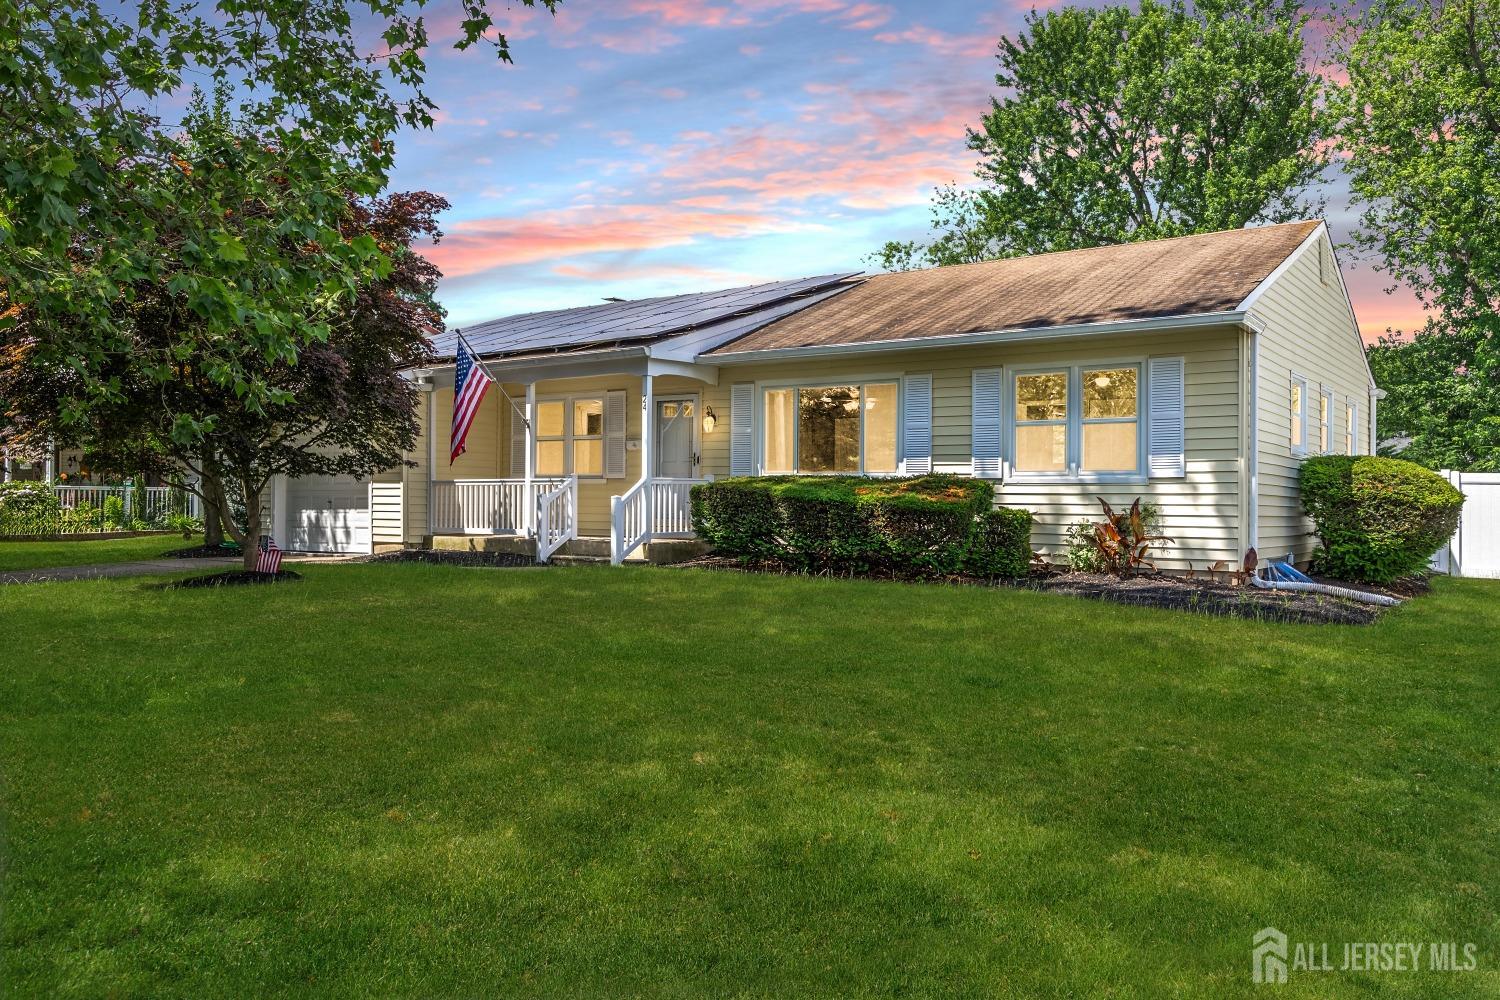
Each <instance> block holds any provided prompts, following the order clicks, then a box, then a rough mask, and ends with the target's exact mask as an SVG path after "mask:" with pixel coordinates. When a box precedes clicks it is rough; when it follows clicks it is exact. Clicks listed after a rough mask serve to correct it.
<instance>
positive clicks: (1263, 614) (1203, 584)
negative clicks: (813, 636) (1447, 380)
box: [677, 555, 1429, 625]
mask: <svg viewBox="0 0 1500 1000" xmlns="http://www.w3.org/2000/svg"><path fill="white" fill-rule="evenodd" d="M677 565H678V567H686V568H698V569H713V570H725V571H732V572H741V573H769V574H777V575H783V576H799V575H806V574H802V573H799V572H798V571H796V570H794V569H790V568H788V567H787V566H784V565H782V564H780V563H773V562H764V563H748V564H747V563H742V562H740V561H739V560H737V559H730V558H726V557H723V556H713V555H708V556H702V557H700V558H698V559H694V560H691V561H689V562H685V563H678V564H677ZM829 575H832V574H829ZM840 576H841V577H848V576H852V574H840ZM864 578H866V579H888V580H889V579H901V578H899V577H893V576H891V575H889V574H885V575H875V574H870V575H867V576H864ZM912 582H917V581H912ZM925 582H933V583H946V584H950V585H961V586H965V585H966V586H981V587H985V586H1001V587H1017V588H1023V589H1026V590H1035V591H1038V592H1041V593H1052V594H1064V595H1066V596H1069V597H1084V598H1088V599H1090V600H1097V601H1110V602H1113V603H1115V604H1127V605H1131V606H1134V607H1147V608H1163V609H1166V610H1170V611H1188V612H1192V613H1194V614H1203V615H1215V616H1219V617H1227V618H1247V619H1251V620H1254V621H1267V622H1291V623H1295V624H1311V625H1368V624H1369V623H1371V622H1373V621H1375V620H1376V619H1377V618H1379V617H1380V615H1381V613H1382V612H1383V611H1385V610H1388V609H1386V608H1382V607H1379V606H1377V605H1373V604H1361V603H1359V602H1357V601H1347V600H1344V599H1342V598H1338V597H1330V596H1328V595H1325V594H1307V593H1295V592H1291V591H1280V592H1277V591H1269V590H1259V589H1257V588H1254V587H1249V586H1236V585H1233V584H1231V583H1228V582H1224V581H1219V580H1206V579H1202V578H1195V579H1189V578H1187V577H1181V576H1168V575H1165V574H1151V575H1144V576H1137V577H1132V578H1129V579H1124V580H1122V579H1119V578H1117V577H1113V576H1105V575H1100V574H1094V573H1073V572H1057V571H1055V570H1038V571H1034V572H1033V573H1032V574H1031V575H1030V576H1028V577H1025V578H1023V579H1020V580H984V579H980V578H977V577H968V576H955V577H946V578H944V579H942V580H936V581H925ZM1318 582H1319V583H1328V584H1331V585H1333V586H1342V587H1353V588H1354V589H1357V590H1368V591H1374V592H1376V593H1384V594H1389V595H1391V596H1393V597H1400V598H1403V599H1404V598H1407V597H1413V596H1417V595H1419V594H1423V593H1426V592H1427V590H1428V589H1429V583H1428V580H1427V578H1426V577H1425V576H1417V577H1409V578H1407V579H1404V580H1398V581H1396V582H1395V583H1394V584H1390V585H1388V586H1385V587H1372V586H1367V585H1365V584H1349V583H1345V582H1342V581H1337V580H1322V579H1320V580H1318Z"/></svg>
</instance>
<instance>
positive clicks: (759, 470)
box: [753, 374, 906, 479]
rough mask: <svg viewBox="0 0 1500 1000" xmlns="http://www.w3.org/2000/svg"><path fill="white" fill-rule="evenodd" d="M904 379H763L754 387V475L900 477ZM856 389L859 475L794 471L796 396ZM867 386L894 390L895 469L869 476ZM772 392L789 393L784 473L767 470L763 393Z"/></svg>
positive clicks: (797, 427)
mask: <svg viewBox="0 0 1500 1000" xmlns="http://www.w3.org/2000/svg"><path fill="white" fill-rule="evenodd" d="M905 381H906V378H905V376H904V375H878V374H877V375H850V376H844V375H829V376H828V377H826V378H813V379H808V378H789V379H766V380H763V381H758V382H756V383H755V422H754V428H753V433H754V434H755V474H756V475H757V476H866V477H869V478H872V479H874V478H880V477H888V476H899V475H901V474H902V472H901V466H902V463H904V462H905V461H906V454H905V441H904V437H905V435H904V434H903V433H902V431H903V429H904V428H905V426H906V403H905V398H906V393H905V391H904V386H905ZM840 385H855V386H859V391H860V402H861V406H860V408H859V471H858V472H798V471H797V470H796V465H797V460H798V458H799V457H800V453H799V451H798V449H799V448H800V447H801V443H802V442H801V437H802V421H801V420H799V419H797V415H798V409H797V395H796V394H797V393H798V392H799V391H800V390H802V389H822V388H827V387H830V386H840ZM867 385H894V386H895V387H896V468H895V469H894V470H892V471H890V472H868V471H866V470H865V454H866V448H865V408H864V406H863V402H864V390H865V386H867ZM774 389H790V390H792V393H793V395H792V466H793V468H792V469H791V470H790V471H787V470H775V471H772V470H769V469H767V468H766V393H767V392H770V391H771V390H774Z"/></svg>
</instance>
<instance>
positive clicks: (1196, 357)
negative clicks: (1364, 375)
mask: <svg viewBox="0 0 1500 1000" xmlns="http://www.w3.org/2000/svg"><path fill="white" fill-rule="evenodd" d="M1153 355H1156V356H1181V357H1183V358H1184V359H1185V362H1186V368H1187V386H1186V399H1185V404H1186V414H1187V415H1186V428H1185V430H1186V448H1187V476H1186V478H1183V479H1154V480H1149V481H1146V482H1143V483H1141V484H1138V485H1134V484H1133V485H1121V484H1095V483H1049V484H1046V485H1022V484H1008V483H1002V484H999V488H998V489H997V503H999V504H1001V505H1004V506H1011V507H1024V508H1026V509H1028V510H1031V511H1032V512H1033V513H1034V514H1036V527H1035V529H1034V531H1033V534H1032V543H1033V545H1034V546H1035V547H1036V549H1037V550H1038V551H1040V552H1042V553H1043V554H1044V555H1046V556H1048V557H1049V558H1051V559H1060V558H1061V553H1062V550H1063V533H1064V531H1065V530H1066V528H1067V526H1068V525H1069V524H1071V523H1072V522H1074V521H1077V520H1080V519H1083V518H1096V517H1097V516H1098V514H1099V501H1098V499H1097V498H1098V497H1104V498H1105V499H1107V500H1109V501H1110V502H1111V503H1113V504H1123V505H1128V504H1129V503H1130V502H1131V501H1132V500H1134V499H1135V498H1136V497H1137V496H1139V497H1142V498H1144V499H1146V500H1149V501H1153V502H1155V503H1158V504H1159V505H1160V506H1161V509H1162V530H1163V531H1164V532H1165V533H1166V534H1167V535H1170V536H1172V537H1173V538H1175V539H1176V540H1177V544H1176V545H1175V546H1169V547H1166V548H1165V549H1164V550H1163V552H1162V556H1161V558H1160V559H1159V560H1158V565H1160V566H1161V568H1163V569H1187V568H1189V566H1190V565H1191V566H1194V567H1197V568H1199V569H1202V568H1204V567H1206V566H1208V565H1210V564H1212V563H1214V562H1219V561H1223V562H1226V563H1232V562H1235V561H1236V560H1237V558H1238V545H1239V541H1238V530H1239V502H1240V497H1239V458H1240V455H1239V440H1240V424H1239V380H1240V367H1239V357H1240V354H1239V332H1238V329H1237V328H1234V327H1227V326H1226V327H1224V328H1222V329H1211V330H1198V331H1193V332H1184V333H1170V334H1135V335H1126V336H1112V337H1094V338H1072V339H1069V340H1051V341H1034V342H1030V343H1025V344H1012V345H986V346H982V347H968V348H934V349H932V350H926V351H905V352H890V353H861V354H850V355H847V356H844V357H837V358H809V359H806V360H802V361H795V362H776V363H763V364H753V365H724V366H722V367H721V368H720V370H719V384H718V385H717V386H710V387H706V388H704V389H703V392H704V403H705V404H706V405H708V406H712V407H713V408H714V410H715V412H716V413H717V415H718V427H717V428H716V430H715V432H714V433H713V434H711V435H707V436H705V438H704V441H703V456H704V466H703V471H704V472H705V473H711V474H713V475H716V476H725V475H728V473H729V390H730V386H731V385H733V384H734V383H737V382H769V381H780V380H785V379H796V380H798V381H807V382H812V383H817V382H825V383H836V382H838V381H840V380H846V379H872V378H881V377H899V376H902V375H905V374H907V373H911V374H929V373H930V374H931V375H932V377H933V402H932V419H933V428H932V432H933V465H934V470H935V471H937V472H955V473H963V474H967V473H969V471H970V470H971V467H972V456H971V454H970V450H969V449H970V441H969V439H970V436H971V427H972V423H971V413H970V408H971V405H972V404H971V398H972V397H971V383H972V372H973V370H974V369H975V368H998V367H1006V368H1012V367H1030V366H1034V365H1045V364H1052V363H1058V364H1071V363H1074V362H1081V363H1088V362H1094V361H1134V360H1138V359H1144V358H1146V357H1150V356H1153ZM1007 377H1008V373H1007ZM663 381H665V380H658V382H657V385H658V387H660V386H661V385H662V382H663ZM1144 407H1145V404H1144V396H1143V399H1142V410H1141V423H1140V425H1139V426H1140V433H1142V434H1144V433H1146V421H1145V408H1144ZM755 433H756V447H757V453H758V449H759V447H760V435H761V428H760V427H757V428H756V432H755ZM1004 438H1005V442H1006V444H1005V446H1004V450H1005V451H1007V452H1008V450H1009V439H1010V434H1009V430H1008V429H1007V432H1006V434H1005V436H1004Z"/></svg>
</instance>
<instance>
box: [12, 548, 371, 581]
mask: <svg viewBox="0 0 1500 1000" xmlns="http://www.w3.org/2000/svg"><path fill="white" fill-rule="evenodd" d="M359 558H363V557H361V556H315V555H305V556H304V555H294V554H290V553H289V554H287V555H286V556H285V557H284V558H283V559H282V561H281V564H282V565H283V566H285V567H286V568H287V569H291V568H292V567H294V566H296V565H299V564H307V563H340V562H351V561H353V560H355V559H359ZM239 565H240V560H239V557H238V556H228V557H225V558H218V557H209V558H206V559H138V560H135V561H134V562H117V563H96V564H94V565H91V566H53V567H51V568H43V569H16V570H6V571H3V572H0V584H7V583H47V582H49V581H57V580H100V579H104V578H105V577H114V576H161V575H163V574H166V573H191V572H193V571H194V570H199V569H216V568H220V567H225V566H239Z"/></svg>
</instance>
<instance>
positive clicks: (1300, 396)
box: [1291, 375, 1307, 455]
mask: <svg viewBox="0 0 1500 1000" xmlns="http://www.w3.org/2000/svg"><path fill="white" fill-rule="evenodd" d="M1291 408H1292V424H1291V433H1292V454H1293V455H1305V454H1307V379H1305V378H1302V377H1301V376H1299V375H1293V376H1292V396H1291Z"/></svg>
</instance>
